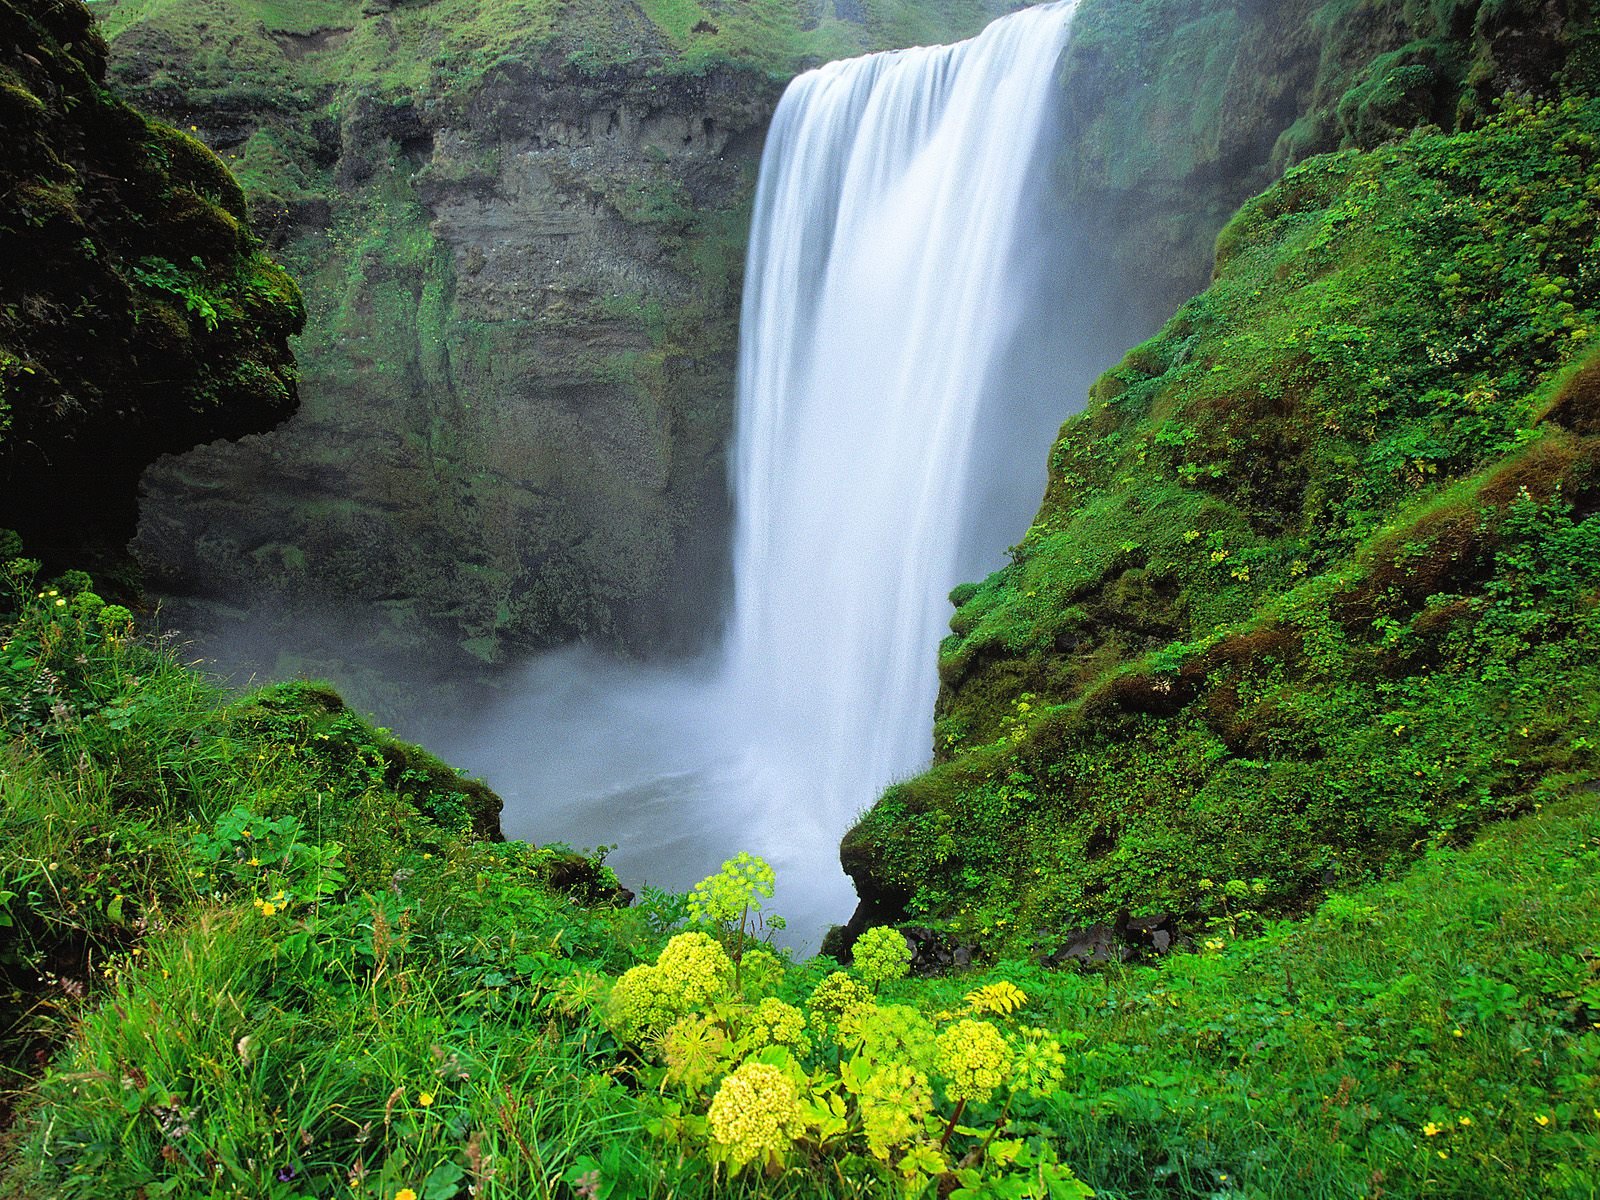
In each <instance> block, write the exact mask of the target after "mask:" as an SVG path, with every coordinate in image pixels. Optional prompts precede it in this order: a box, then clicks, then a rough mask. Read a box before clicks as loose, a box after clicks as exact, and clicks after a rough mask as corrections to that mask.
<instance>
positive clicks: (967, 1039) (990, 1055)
mask: <svg viewBox="0 0 1600 1200" xmlns="http://www.w3.org/2000/svg"><path fill="white" fill-rule="evenodd" d="M938 1048H939V1073H940V1074H941V1075H943V1076H944V1077H945V1085H944V1094H945V1096H946V1097H948V1098H949V1100H950V1102H951V1103H952V1104H954V1103H958V1102H960V1101H962V1100H987V1099H988V1098H989V1097H990V1096H992V1095H994V1091H995V1089H996V1088H997V1087H999V1086H1000V1085H1001V1083H1003V1082H1004V1081H1005V1078H1006V1073H1007V1072H1008V1071H1009V1070H1010V1069H1011V1058H1012V1054H1011V1047H1010V1046H1008V1045H1006V1040H1005V1038H1003V1037H1001V1036H1000V1031H999V1030H998V1029H996V1028H995V1027H994V1026H993V1025H991V1024H989V1022H987V1021H973V1020H962V1021H957V1022H956V1023H955V1024H954V1025H952V1026H950V1028H948V1029H946V1030H945V1031H944V1032H943V1033H941V1034H940V1035H939V1037H938Z"/></svg>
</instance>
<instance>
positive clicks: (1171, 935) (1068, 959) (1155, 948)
mask: <svg viewBox="0 0 1600 1200" xmlns="http://www.w3.org/2000/svg"><path fill="white" fill-rule="evenodd" d="M1189 945H1190V940H1189V939H1188V938H1187V937H1185V936H1183V934H1182V933H1180V932H1179V929H1178V919H1177V918H1176V917H1175V916H1173V915H1172V914H1171V913H1157V914H1154V915H1151V916H1147V917H1129V915H1128V914H1127V913H1126V912H1122V913H1118V914H1117V916H1116V918H1115V919H1114V920H1112V921H1101V922H1098V923H1096V924H1094V925H1090V926H1088V927H1087V928H1084V929H1079V930H1074V931H1073V932H1071V933H1069V934H1067V936H1066V938H1065V940H1063V941H1061V942H1060V943H1059V945H1058V947H1057V949H1055V950H1054V951H1052V952H1051V953H1049V954H1047V955H1045V956H1044V958H1043V959H1042V960H1041V961H1043V963H1044V964H1045V965H1046V966H1049V967H1062V966H1066V965H1067V964H1068V963H1107V962H1137V961H1139V960H1141V959H1144V958H1151V957H1157V956H1160V955H1163V954H1168V953H1171V952H1172V951H1173V950H1181V949H1185V948H1187V947H1188V946H1189Z"/></svg>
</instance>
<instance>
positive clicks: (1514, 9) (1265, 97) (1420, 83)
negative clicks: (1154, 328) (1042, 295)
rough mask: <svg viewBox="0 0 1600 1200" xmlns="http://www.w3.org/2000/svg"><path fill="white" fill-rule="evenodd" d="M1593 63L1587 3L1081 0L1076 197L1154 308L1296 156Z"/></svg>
mask: <svg viewBox="0 0 1600 1200" xmlns="http://www.w3.org/2000/svg"><path fill="white" fill-rule="evenodd" d="M1597 67H1600V57H1597V44H1596V40H1595V34H1594V25H1593V20H1592V15H1591V11H1590V6H1589V5H1588V4H1574V5H1551V4H1545V3H1542V2H1539V0H1508V2H1505V3H1501V2H1498V0H1497V2H1494V3H1483V2H1481V0H1436V2H1432V3H1423V2H1421V0H1275V2H1273V3H1261V2H1260V0H1143V2H1141V3H1137V4H1134V3H1126V2H1124V0H1085V3H1084V4H1083V6H1082V8H1081V9H1080V13H1079V17H1078V22H1077V27H1076V33H1075V36H1074V38H1073V42H1072V44H1071V46H1070V47H1069V48H1068V53H1067V56H1066V59H1065V61H1064V63H1063V68H1062V79H1063V87H1064V89H1065V100H1066V103H1065V116H1066V125H1067V128H1066V136H1065V145H1066V146H1067V147H1068V149H1067V152H1066V153H1064V154H1063V156H1062V158H1061V161H1060V162H1059V164H1058V174H1059V176H1060V179H1061V184H1062V188H1063V191H1064V193H1065V194H1066V196H1067V197H1068V198H1069V202H1071V203H1074V204H1076V205H1077V206H1078V207H1079V209H1080V210H1081V211H1082V212H1083V213H1084V215H1085V217H1086V218H1087V219H1089V220H1091V221H1093V222H1094V223H1095V225H1096V228H1095V230H1094V234H1093V236H1094V238H1095V240H1096V242H1097V243H1098V244H1099V245H1101V246H1102V247H1103V253H1104V254H1105V256H1106V260H1107V269H1108V270H1110V271H1113V272H1115V273H1116V274H1117V275H1118V276H1120V277H1121V278H1123V279H1125V280H1127V281H1128V286H1129V287H1130V288H1131V289H1132V290H1133V291H1134V292H1135V294H1136V295H1140V296H1142V298H1143V299H1144V302H1145V304H1146V306H1147V308H1150V309H1154V310H1155V313H1156V317H1157V319H1158V320H1160V319H1165V317H1166V316H1167V315H1169V314H1170V312H1171V309H1172V307H1173V305H1174V304H1175V303H1176V300H1177V299H1179V298H1182V297H1187V296H1190V295H1193V294H1194V293H1195V292H1198V291H1199V290H1201V288H1203V287H1204V286H1205V284H1206V282H1207V276H1208V272H1209V270H1210V267H1211V254H1210V251H1211V243H1212V239H1213V238H1214V237H1215V236H1216V232H1217V230H1218V229H1220V228H1221V227H1222V226H1223V224H1224V223H1225V222H1226V221H1227V219H1228V217H1229V216H1230V215H1231V214H1232V213H1233V211H1234V210H1235V209H1236V208H1237V207H1238V206H1239V204H1240V203H1242V202H1243V201H1244V200H1245V199H1246V198H1247V197H1249V196H1251V195H1254V194H1256V193H1257V192H1259V191H1261V190H1262V189H1263V188H1265V187H1266V186H1267V185H1268V184H1269V183H1271V182H1272V181H1273V180H1274V179H1276V178H1278V177H1279V176H1280V175H1281V174H1282V173H1283V171H1284V170H1285V169H1287V168H1288V167H1290V166H1292V165H1294V164H1295V163H1297V162H1300V161H1303V160H1304V159H1305V158H1307V157H1309V156H1311V155H1314V154H1320V153H1323V152H1326V151H1330V150H1336V149H1340V148H1360V149H1370V148H1372V147H1374V146H1377V145H1378V144H1380V143H1382V142H1384V141H1386V140H1388V139H1390V138H1393V137H1396V136H1399V135H1403V134H1404V133H1406V132H1407V131H1409V130H1411V129H1413V128H1415V127H1418V126H1421V125H1426V124H1432V125H1437V126H1439V127H1440V128H1442V129H1445V130H1453V129H1457V128H1470V127H1472V126H1473V125H1475V124H1477V123H1479V122H1480V121H1481V120H1482V119H1483V118H1484V117H1485V116H1486V115H1487V114H1488V112H1489V111H1490V109H1491V107H1492V101H1493V100H1494V98H1496V97H1498V96H1500V95H1502V94H1504V93H1507V92H1514V93H1517V94H1522V95H1535V94H1545V93H1547V92H1548V91H1549V89H1550V87H1551V84H1552V81H1553V79H1554V78H1555V76H1556V75H1558V74H1560V73H1563V72H1564V73H1565V74H1566V75H1567V76H1568V77H1569V78H1570V79H1571V80H1572V81H1573V83H1574V85H1577V86H1584V85H1586V81H1589V80H1591V79H1592V78H1593V77H1594V73H1595V71H1596V69H1597Z"/></svg>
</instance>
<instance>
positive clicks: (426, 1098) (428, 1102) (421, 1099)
mask: <svg viewBox="0 0 1600 1200" xmlns="http://www.w3.org/2000/svg"><path fill="white" fill-rule="evenodd" d="M417 1103H418V1104H420V1105H422V1107H423V1108H431V1107H433V1093H432V1092H423V1093H422V1095H420V1096H418V1097H417Z"/></svg>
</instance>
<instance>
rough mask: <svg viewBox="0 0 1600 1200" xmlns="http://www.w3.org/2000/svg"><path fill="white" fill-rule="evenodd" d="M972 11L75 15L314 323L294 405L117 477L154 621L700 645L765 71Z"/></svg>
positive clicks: (769, 0) (782, 3)
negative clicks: (233, 188) (107, 43)
mask: <svg viewBox="0 0 1600 1200" xmlns="http://www.w3.org/2000/svg"><path fill="white" fill-rule="evenodd" d="M1000 7H1001V6H1000V5H998V4H993V3H985V2H980V0H948V2H945V3H939V4H932V5H929V4H913V3H909V2H908V0H866V2H864V3H850V4H846V3H806V2H801V0H755V2H754V3H741V4H738V5H725V4H715V3H708V4H703V5H702V4H682V3H673V4H667V3H644V4H637V5H635V4H628V3H619V2H614V0H597V2H587V3H581V4H578V3H571V4H567V3H555V2H554V0H540V2H529V3H522V4H516V5H505V4H487V3H476V2H472V0H433V2H432V3H409V4H389V3H370V2H369V3H366V4H362V3H357V2H355V0H318V2H316V3H312V2H310V0H307V2H305V3H299V4H292V5H284V4H268V3H264V2H261V3H257V2H249V3H242V4H240V3H228V4H222V3H217V2H214V0H179V2H178V3H171V2H168V3H162V4H155V3H145V2H140V0H118V2H117V3H114V4H109V5H107V6H106V17H105V25H106V28H107V31H108V33H109V35H110V38H111V44H112V48H113V64H114V66H113V69H114V72H115V75H116V79H117V82H118V85H119V86H120V87H122V88H123V89H124V90H126V91H127V92H129V93H130V94H133V95H136V96H138V97H139V98H140V100H141V102H142V103H145V104H148V105H151V106H153V107H155V108H157V109H159V110H160V111H163V112H165V113H167V114H169V115H170V116H171V117H172V118H173V119H174V120H176V121H178V122H181V123H182V124H184V125H185V126H188V125H193V126H195V127H196V130H197V133H198V134H199V136H201V137H202V138H204V139H205V140H206V141H208V142H210V143H211V144H212V145H214V146H216V147H217V148H218V149H219V151H220V152H222V153H223V154H224V155H226V156H228V157H229V161H230V164H231V165H233V166H234V167H235V169H236V170H237V171H238V173H239V176H240V178H241V180H242V181H243V182H244V184H245V187H246V189H247V191H248V192H249V194H250V196H251V202H252V206H253V208H254V210H255V211H256V213H257V214H258V218H259V219H261V220H263V221H265V222H267V223H269V224H270V225H271V226H272V228H273V231H274V234H273V236H274V239H275V244H276V245H277V247H278V248H279V253H280V254H281V255H282V256H283V258H284V259H285V261H287V262H289V263H290V264H292V265H293V266H294V267H295V269H296V270H297V271H298V272H299V274H300V278H301V280H302V282H303V285H304V287H305V289H306V293H307V297H308V304H309V307H310V311H311V318H312V319H311V330H312V332H311V333H310V334H309V335H308V336H307V337H306V339H305V340H304V341H303V342H302V344H301V345H300V347H299V350H300V357H301V360H302V365H303V372H304V386H303V392H304V396H305V405H304V408H303V410H302V412H301V413H300V415H299V416H298V417H297V419H296V420H295V421H294V422H292V423H291V424H290V425H288V426H287V427H285V428H283V429H281V430H277V431H275V432H273V433H272V434H270V435H267V436H264V437H261V438H256V439H250V440H249V441H247V442H245V443H243V444H241V445H237V446H213V447H208V448H206V449H204V450H201V451H197V452H195V453H192V454H188V455H184V456H182V457H179V458H175V459H173V460H171V461H169V462H166V463H164V464H163V465H162V466H161V467H160V468H158V469H157V470H155V471H152V472H151V473H150V475H149V476H148V477H147V479H146V495H145V500H144V505H143V524H142V527H141V534H140V539H139V543H138V549H139V553H140V555H141V558H142V560H143V562H144V563H145V565H146V568H147V570H148V571H149V573H150V574H151V576H152V578H153V579H155V580H157V581H159V582H160V584H161V585H162V586H163V587H164V588H165V589H166V590H167V591H168V592H169V593H171V594H172V596H173V597H174V599H173V600H172V601H169V605H168V612H169V618H170V619H175V620H176V621H177V623H179V624H180V625H185V626H187V627H192V628H196V629H202V630H213V631H221V632H223V633H226V631H227V630H228V629H229V628H230V626H238V627H241V628H242V627H244V626H247V625H251V626H259V625H261V624H262V620H263V618H265V620H266V622H267V623H270V621H271V619H272V618H271V614H273V613H274V612H278V613H287V614H290V616H289V617H288V619H286V620H284V621H283V622H282V623H281V625H280V628H279V631H278V635H277V637H278V640H279V642H280V643H281V644H283V645H290V646H293V645H298V646H299V647H300V648H301V649H302V650H306V651H316V652H317V656H318V658H319V659H320V660H322V661H323V662H328V663H330V664H331V666H332V667H333V669H335V670H337V669H338V663H339V660H340V659H341V658H343V657H344V656H345V650H346V647H345V646H343V645H337V644H334V643H333V642H332V641H331V639H330V640H329V641H327V642H325V643H324V644H322V645H320V646H318V645H315V644H311V643H308V642H307V641H306V640H305V638H304V637H302V636H300V634H301V632H303V630H295V629H294V628H292V626H293V625H294V624H295V617H294V614H299V613H305V612H308V611H310V612H317V611H319V610H326V609H328V608H331V607H338V608H340V609H341V610H344V611H345V612H347V613H350V614H351V615H353V616H354V618H355V623H356V624H358V625H362V626H366V627H369V628H376V629H378V630H380V631H381V632H380V633H379V634H378V636H377V645H376V646H374V647H369V649H372V650H377V651H379V652H381V651H383V650H393V651H398V652H404V653H407V654H409V655H411V656H413V657H415V656H416V655H417V653H418V651H419V648H422V647H427V648H429V652H428V656H429V657H431V658H432V659H433V661H434V662H435V663H439V664H445V665H451V664H453V666H451V669H452V670H455V671H460V670H470V669H471V668H472V667H473V666H474V665H476V666H482V665H483V663H485V662H496V661H499V660H501V659H503V658H504V657H506V656H507V655H509V654H513V653H515V652H517V651H527V650H529V649H532V648H537V647H540V646H544V645H549V644H551V643H554V642H559V641H563V640H569V639H572V638H575V637H585V638H592V639H597V640H601V641H609V642H612V643H616V644H621V645H624V646H628V647H632V648H635V649H640V648H645V647H659V646H662V645H664V644H667V645H670V644H672V643H674V642H675V641H676V642H678V643H682V642H683V641H684V640H686V639H688V640H692V639H693V638H694V637H696V636H698V635H700V634H702V633H704V632H705V631H706V630H708V629H709V628H710V626H711V625H712V624H713V621H714V615H715V612H716V609H717V607H718V604H719V600H720V596H721V594H722V590H723V576H724V573H725V571H726V565H725V558H726V552H725V542H726V522H727V512H726V509H727V500H726V485H725V474H726V472H725V466H724V461H723V453H724V449H725V446H726V443H727V437H728V431H729V425H730V423H731V415H732V393H733V382H732V377H733V360H734V348H735V338H736V319H737V315H738V303H739V281H740V275H741V272H742V266H743V252H744V239H745V234H746V224H747V211H748V205H749V201H750V197H751V194H752V191H753V186H754V180H755V167H756V163H757V159H758V156H759V153H760V147H761V141H762V137H763V134H764V130H765V125H766V122H767V120H768V119H769V117H770V115H771V112H772V109H773V107H774V106H775V104H776V101H777V98H778V96H779V94H780V92H781V89H782V86H783V83H784V81H786V79H787V78H788V77H789V76H790V75H792V74H793V73H794V72H795V71H796V70H798V69H799V68H800V67H801V66H803V65H805V64H807V63H809V62H814V61H820V60H821V59H823V58H829V57H836V56H838V55H841V54H850V53H857V52H860V51H861V50H864V49H868V48H871V47H874V46H882V45H894V44H910V43H912V42H916V41H924V40H933V39H936V38H948V37H951V36H959V35H961V34H963V33H968V32H972V31H974V30H976V28H978V27H979V26H980V25H981V24H982V22H983V20H984V19H985V18H986V17H987V16H989V15H992V14H993V13H994V12H995V11H998V9H999V8H1000ZM246 609H248V610H250V613H251V615H250V617H249V619H248V620H246V619H244V618H243V617H242V615H241V614H242V613H243V612H244V611H245V610H246ZM269 640H270V639H269ZM262 665H265V666H268V667H270V666H271V665H272V664H271V661H270V659H268V660H267V661H266V662H265V663H263V664H262Z"/></svg>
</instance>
